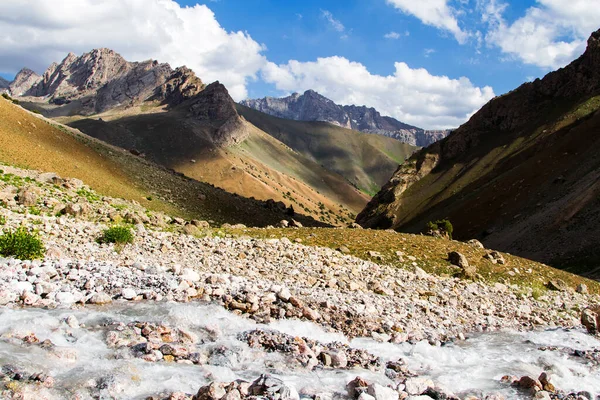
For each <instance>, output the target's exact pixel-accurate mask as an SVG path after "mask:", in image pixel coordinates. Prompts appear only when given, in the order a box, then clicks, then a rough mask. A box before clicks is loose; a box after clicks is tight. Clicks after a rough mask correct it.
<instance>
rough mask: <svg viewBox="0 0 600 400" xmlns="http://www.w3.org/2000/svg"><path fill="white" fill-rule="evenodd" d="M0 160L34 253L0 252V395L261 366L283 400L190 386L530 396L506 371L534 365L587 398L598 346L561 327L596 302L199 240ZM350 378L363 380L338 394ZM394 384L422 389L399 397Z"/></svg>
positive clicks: (0, 195) (135, 391)
mask: <svg viewBox="0 0 600 400" xmlns="http://www.w3.org/2000/svg"><path fill="white" fill-rule="evenodd" d="M4 170H5V171H4V177H5V179H4V180H3V183H2V184H1V186H0V201H1V202H3V204H4V205H5V208H0V216H2V220H3V222H4V225H3V226H1V227H0V228H2V229H11V228H15V227H18V226H25V227H27V228H29V229H36V230H37V231H38V232H39V234H40V236H41V238H42V240H43V242H44V243H45V245H46V247H47V253H46V258H45V259H44V260H41V261H33V262H31V261H19V260H13V259H0V306H2V309H0V318H1V319H2V323H1V324H0V326H1V327H2V328H1V329H2V331H1V335H2V337H1V340H2V345H1V346H0V349H1V352H2V353H1V354H2V356H1V357H0V360H1V363H2V364H3V365H4V368H3V369H2V371H3V372H2V375H1V376H2V379H3V381H2V382H3V384H4V385H5V388H6V392H5V393H7V395H6V396H7V397H8V396H13V395H15V396H18V395H19V393H29V392H28V391H33V392H31V393H34V394H29V395H28V396H33V397H29V398H44V396H46V398H69V396H72V397H74V398H144V396H151V395H155V396H159V397H157V398H160V396H163V395H164V396H166V397H169V396H183V397H182V398H186V397H184V396H185V395H184V393H187V394H189V395H191V394H198V390H199V388H200V387H201V386H203V385H205V384H208V383H210V382H211V381H213V380H216V381H218V382H234V381H235V380H236V379H242V380H245V381H246V382H248V383H249V385H248V388H249V387H250V386H251V384H252V383H253V382H255V381H256V380H257V379H259V377H260V375H261V374H263V373H270V374H272V375H273V377H272V379H283V382H284V383H285V385H287V386H285V387H286V388H287V389H285V390H284V392H285V393H287V394H285V396H284V395H282V394H281V393H279V392H277V393H279V394H277V395H275V394H273V393H275V392H273V393H271V392H268V390H267V389H264V391H263V392H260V391H259V390H258V389H256V390H254V389H253V390H254V391H249V392H245V393H246V394H244V393H242V392H244V391H246V389H248V388H246V387H245V386H244V388H242V389H243V390H242V392H240V386H239V382H238V383H237V384H234V385H233V386H231V387H227V388H226V387H225V386H223V385H222V386H223V387H220V386H219V387H218V388H217V387H212V388H208V389H205V391H209V392H211V393H213V392H215V391H217V392H218V393H217V394H219V393H221V391H224V394H223V396H221V397H224V396H226V397H227V398H236V396H238V395H240V396H242V397H244V396H245V395H251V394H253V393H254V395H256V396H264V395H266V393H267V392H268V393H271V394H272V396H271V397H274V398H277V397H278V396H279V397H280V398H285V397H286V396H288V397H289V396H291V397H296V393H297V394H298V395H301V396H304V397H312V398H316V397H319V396H321V397H319V398H324V397H322V396H325V397H328V396H333V397H348V396H350V397H352V396H354V397H359V396H362V400H369V398H368V397H366V396H372V397H375V398H376V399H378V400H381V399H386V400H387V399H395V398H398V397H402V396H404V394H405V395H406V396H419V395H422V394H423V393H425V392H427V390H428V388H429V386H433V387H435V386H436V385H438V384H444V385H445V386H446V387H447V388H446V389H443V390H442V389H440V390H439V391H438V392H440V393H442V392H443V393H447V394H449V393H455V394H456V395H457V396H459V397H460V398H467V397H468V396H469V395H472V396H476V397H474V398H485V397H486V396H490V395H492V394H493V393H504V396H505V397H506V398H517V397H519V396H525V397H523V398H531V396H532V395H533V392H544V393H546V392H547V395H548V396H550V393H552V391H546V390H544V389H545V387H544V384H543V383H541V382H540V383H539V385H538V384H537V381H536V382H535V383H534V384H532V385H533V386H531V385H530V386H531V387H528V388H525V389H523V388H521V389H516V384H515V385H511V383H512V382H513V381H514V380H515V378H511V377H510V376H514V377H516V378H517V380H518V379H520V377H521V375H523V376H533V378H534V379H533V380H534V381H535V380H536V378H538V376H539V375H540V373H542V372H544V371H548V372H551V373H552V375H553V376H554V383H553V384H554V386H555V387H556V388H558V389H563V390H564V391H566V392H570V391H579V390H587V391H589V392H590V393H598V394H600V387H599V386H598V382H600V375H598V354H597V350H598V349H599V348H600V342H598V341H597V340H595V339H594V338H593V337H592V336H589V335H586V334H584V333H582V332H581V331H579V330H578V329H581V322H580V315H581V311H582V310H583V309H584V308H586V307H588V306H590V305H593V304H597V303H598V302H599V299H598V296H596V295H594V296H592V295H588V294H586V293H577V292H575V291H549V292H548V293H547V294H544V295H543V296H541V297H538V298H537V299H535V298H533V297H531V296H525V295H523V293H522V292H521V290H520V288H518V287H511V286H507V285H503V284H499V283H497V284H495V285H488V284H485V283H482V282H473V281H471V280H466V279H459V278H455V277H438V276H432V275H429V274H427V273H425V272H424V271H423V270H421V269H420V268H419V267H418V260H417V261H416V264H417V265H416V266H415V268H414V269H413V270H411V271H407V270H399V269H397V268H394V267H391V266H387V265H379V264H376V263H373V262H369V261H365V260H362V259H358V258H355V257H352V256H349V255H344V254H342V253H340V252H338V251H334V250H331V249H326V248H317V247H308V246H303V245H302V244H300V243H292V242H291V241H290V240H287V239H285V238H283V239H267V240H258V239H252V238H234V237H222V236H223V235H219V232H218V230H213V231H205V233H206V234H207V236H206V237H198V236H199V235H198V234H199V233H200V232H201V230H203V229H206V228H207V225H208V224H207V223H205V222H201V221H193V223H186V222H185V221H183V220H179V219H172V218H170V217H168V216H165V215H162V214H160V213H154V212H148V211H146V210H144V209H142V208H141V207H140V206H139V205H137V204H135V203H129V202H125V201H122V200H116V199H110V198H101V197H99V196H97V195H95V194H94V193H93V192H92V191H90V190H89V188H87V187H85V186H83V184H82V183H81V182H77V181H72V180H64V179H62V178H59V177H56V176H55V175H52V174H37V173H35V172H33V171H24V170H18V169H13V168H4ZM7 173H10V174H11V175H10V176H8V178H6V176H7ZM114 221H126V222H129V223H131V224H132V226H133V227H134V228H133V229H134V231H135V242H134V244H132V245H127V246H125V247H123V248H117V247H115V246H114V245H113V244H99V243H98V242H97V239H98V237H100V235H101V233H102V231H103V229H105V228H106V227H108V226H109V225H110V224H112V223H113V222H114ZM181 313H183V314H185V317H181V316H180V315H181ZM182 321H183V322H182ZM82 324H83V326H82ZM548 329H550V331H548ZM46 340H48V341H46ZM333 342H338V343H335V344H332V343H333ZM215 346H216V347H215ZM541 347H545V349H544V350H541V349H540V348H541ZM86 349H88V352H87V353H86ZM238 353H239V354H238ZM240 354H241V355H240ZM52 360H53V361H52ZM93 360H98V361H93ZM486 360H487V361H486ZM390 363H391V364H390ZM390 366H391V367H390ZM115 369H116V371H117V373H114V372H111V373H109V371H113V370H115ZM75 371H79V372H75ZM389 371H392V372H393V373H392V372H389ZM465 374H466V375H465ZM109 375H110V377H109V378H107V377H106V376H109ZM504 375H509V377H507V378H506V379H505V380H506V381H507V382H506V383H502V382H501V378H502V376H504ZM157 376H159V377H160V379H155V378H153V377H157ZM192 376H193V378H192ZM356 376H361V377H362V378H363V379H365V380H366V383H367V386H365V390H364V391H362V390H358V391H355V392H352V390H350V391H348V389H347V387H346V385H347V384H348V383H349V382H350V381H352V379H354V378H355V377H356ZM423 377H425V378H423ZM16 378H20V379H16ZM107 379H108V381H107ZM264 379H267V378H265V377H263V380H264ZM269 379H271V378H269ZM408 379H425V380H427V384H425V383H423V382H421V381H418V382H420V383H419V384H420V385H421V386H418V388H416V389H414V390H413V389H411V387H412V386H411V385H412V384H413V383H414V384H415V385H416V384H417V383H416V382H417V381H415V382H413V381H409V382H411V383H409V384H408V385H407V383H406V381H407V380H408ZM430 379H433V381H432V382H433V384H430V383H429V380H430ZM269 382H271V381H269ZM271 383H272V382H271ZM376 384H377V385H382V386H381V388H379V387H375V386H373V387H372V388H371V389H369V385H376ZM257 385H258V386H260V387H265V386H268V385H266V384H265V382H262V383H260V382H259V384H257ZM257 385H255V386H254V388H256V387H258V386H257ZM261 385H262V386H261ZM402 385H403V386H402ZM288 386H289V387H288ZM521 386H524V383H523V384H521ZM538 386H539V387H538ZM387 387H392V388H393V389H391V390H392V392H393V393H391V392H389V391H388V390H386V388H387ZM532 387H535V388H537V389H538V390H534V389H532ZM419 388H424V389H423V390H422V391H420V392H419ZM248 390H249V389H248ZM282 390H283V389H282ZM432 390H433V388H432ZM172 392H182V393H180V394H177V395H171V394H170V393H172ZM259 392H260V393H259ZM15 393H16V394H15ZM35 393H37V394H35ZM290 393H291V394H290ZM403 393H404V394H403ZM217 394H214V393H213V394H211V395H210V396H212V397H210V396H209V395H208V394H206V393H204V392H202V393H200V394H198V395H197V397H198V398H209V397H210V398H221V397H219V396H218V395H217ZM321 394H322V395H321ZM429 395H430V397H431V396H433V397H432V398H443V397H440V396H441V395H439V396H438V395H436V394H435V393H433V392H431V393H429ZM35 396H38V397H35ZM202 396H204V397H202ZM206 396H208V397H206ZM232 396H233V397H232ZM390 396H391V397H390ZM435 396H438V397H435ZM553 396H555V395H554V394H553ZM9 398H10V397H9ZM446 398H448V395H446ZM489 398H492V397H489ZM541 398H543V397H541ZM424 399H425V397H424Z"/></svg>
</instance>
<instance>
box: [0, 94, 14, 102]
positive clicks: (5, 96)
mask: <svg viewBox="0 0 600 400" xmlns="http://www.w3.org/2000/svg"><path fill="white" fill-rule="evenodd" d="M2 97H4V98H5V99H6V100H10V101H12V99H11V97H10V96H9V95H8V93H2Z"/></svg>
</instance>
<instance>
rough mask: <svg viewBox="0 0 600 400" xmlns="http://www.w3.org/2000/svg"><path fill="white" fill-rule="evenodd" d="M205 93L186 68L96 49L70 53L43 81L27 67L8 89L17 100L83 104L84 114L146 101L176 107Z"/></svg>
mask: <svg viewBox="0 0 600 400" xmlns="http://www.w3.org/2000/svg"><path fill="white" fill-rule="evenodd" d="M202 89H204V84H203V83H202V81H201V80H200V79H199V78H197V77H196V76H195V75H194V73H193V72H192V71H191V70H190V69H188V68H185V67H181V68H178V69H176V70H173V69H172V68H171V67H170V66H169V64H160V63H158V61H153V60H148V61H143V62H128V61H126V60H125V59H124V58H123V57H121V55H119V54H118V53H116V52H114V51H113V50H109V49H95V50H92V51H91V52H89V53H85V54H83V55H82V56H80V57H78V56H76V55H75V54H73V53H69V55H67V57H65V59H64V60H62V62H61V63H60V64H56V63H53V64H52V65H51V66H50V67H49V68H48V69H47V70H46V72H45V73H44V74H43V76H41V77H40V76H39V75H37V74H35V72H33V71H31V70H28V69H23V70H21V72H19V74H18V75H17V77H16V78H15V81H14V82H13V83H12V84H11V86H10V91H11V93H12V94H13V95H15V96H33V97H46V96H47V97H49V101H50V103H53V104H56V105H64V104H68V103H70V102H72V101H75V100H80V101H81V102H82V105H81V109H82V110H81V113H82V114H86V113H87V114H90V113H98V112H103V111H106V110H108V109H110V108H114V107H117V106H131V105H135V104H139V103H141V102H143V101H147V100H157V101H159V102H163V103H167V104H169V105H176V104H179V103H181V102H182V101H184V100H185V99H187V98H190V97H193V96H194V95H196V94H197V93H199V92H200V91H201V90H202Z"/></svg>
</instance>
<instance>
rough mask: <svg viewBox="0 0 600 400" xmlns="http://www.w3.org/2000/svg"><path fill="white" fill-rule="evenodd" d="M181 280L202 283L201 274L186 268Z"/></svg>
mask: <svg viewBox="0 0 600 400" xmlns="http://www.w3.org/2000/svg"><path fill="white" fill-rule="evenodd" d="M181 279H183V280H185V281H191V282H198V281H200V274H199V273H197V272H196V271H194V270H193V269H191V268H185V269H184V270H183V272H182V274H181Z"/></svg>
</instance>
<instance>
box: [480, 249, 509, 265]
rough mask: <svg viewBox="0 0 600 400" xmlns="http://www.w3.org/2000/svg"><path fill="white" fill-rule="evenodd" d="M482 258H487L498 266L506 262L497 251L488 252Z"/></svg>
mask: <svg viewBox="0 0 600 400" xmlns="http://www.w3.org/2000/svg"><path fill="white" fill-rule="evenodd" d="M484 258H487V259H488V260H490V261H491V262H492V263H493V264H500V265H504V264H506V260H504V256H503V255H502V254H500V253H499V252H497V251H488V252H487V254H486V255H485V256H484Z"/></svg>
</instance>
